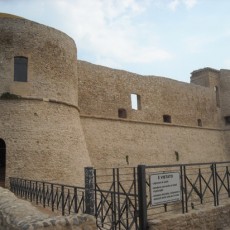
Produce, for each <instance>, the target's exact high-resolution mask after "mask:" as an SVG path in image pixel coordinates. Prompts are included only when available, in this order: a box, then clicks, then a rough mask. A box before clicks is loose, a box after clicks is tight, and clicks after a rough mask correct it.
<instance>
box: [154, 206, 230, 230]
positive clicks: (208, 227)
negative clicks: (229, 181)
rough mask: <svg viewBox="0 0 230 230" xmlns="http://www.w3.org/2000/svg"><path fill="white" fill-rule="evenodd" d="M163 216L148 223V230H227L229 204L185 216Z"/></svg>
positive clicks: (229, 220) (229, 217)
mask: <svg viewBox="0 0 230 230" xmlns="http://www.w3.org/2000/svg"><path fill="white" fill-rule="evenodd" d="M163 216H164V217H163ZM163 216H162V217H161V218H160V219H154V220H151V221H149V230H174V229H177V230H184V229H186V230H217V229H218V230H227V229H229V226H230V202H226V204H225V205H220V206H217V207H205V208H203V209H202V210H195V211H191V212H189V213H186V214H174V215H170V214H168V213H165V214H164V215H163Z"/></svg>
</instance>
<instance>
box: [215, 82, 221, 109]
mask: <svg viewBox="0 0 230 230" xmlns="http://www.w3.org/2000/svg"><path fill="white" fill-rule="evenodd" d="M214 91H215V93H216V106H217V107H220V95H219V94H220V93H219V88H218V87H217V86H215V87H214Z"/></svg>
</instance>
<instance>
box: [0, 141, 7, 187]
mask: <svg viewBox="0 0 230 230" xmlns="http://www.w3.org/2000/svg"><path fill="white" fill-rule="evenodd" d="M5 177H6V143H5V141H4V140H3V139H1V138H0V187H5Z"/></svg>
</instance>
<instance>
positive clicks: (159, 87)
mask: <svg viewBox="0 0 230 230" xmlns="http://www.w3.org/2000/svg"><path fill="white" fill-rule="evenodd" d="M78 76H79V106H80V108H81V115H89V116H90V115H93V116H100V117H104V118H118V109H119V108H124V109H125V110H126V111H127V118H128V119H130V120H136V121H144V122H155V123H160V124H162V123H163V115H170V116H171V120H172V124H176V125H186V126H192V127H197V126H198V122H197V120H198V119H201V121H202V125H203V127H208V128H219V126H220V112H219V110H218V109H217V106H216V96H215V92H214V89H213V88H207V87H202V86H199V85H194V84H188V83H182V82H179V81H175V80H171V79H167V78H163V77H155V76H140V75H137V74H133V73H129V72H126V71H121V70H114V69H110V68H106V67H102V66H97V65H92V64H89V63H87V62H82V61H78ZM132 93H134V94H138V95H140V104H141V108H140V109H139V110H134V109H132V107H131V94H132Z"/></svg>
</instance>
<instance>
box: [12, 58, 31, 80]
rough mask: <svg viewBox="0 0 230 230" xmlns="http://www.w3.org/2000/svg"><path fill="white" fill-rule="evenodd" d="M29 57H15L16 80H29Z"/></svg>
mask: <svg viewBox="0 0 230 230" xmlns="http://www.w3.org/2000/svg"><path fill="white" fill-rule="evenodd" d="M27 68H28V58H26V57H14V81H20V82H27Z"/></svg>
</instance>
